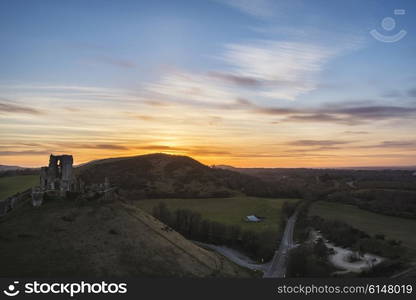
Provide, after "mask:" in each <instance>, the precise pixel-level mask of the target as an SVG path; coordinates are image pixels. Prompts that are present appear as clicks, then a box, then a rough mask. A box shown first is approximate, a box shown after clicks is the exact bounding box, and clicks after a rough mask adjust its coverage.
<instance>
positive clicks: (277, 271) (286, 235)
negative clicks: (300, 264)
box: [263, 212, 297, 278]
mask: <svg viewBox="0 0 416 300" xmlns="http://www.w3.org/2000/svg"><path fill="white" fill-rule="evenodd" d="M296 217H297V213H296V212H295V213H294V214H293V215H292V216H291V217H290V218H289V219H288V220H287V222H286V227H285V231H284V232H283V237H282V240H281V242H280V245H279V249H277V250H276V252H275V253H274V256H273V259H272V262H271V264H270V267H269V269H268V270H267V271H266V272H265V273H264V275H263V277H264V278H283V277H285V276H286V266H287V259H288V257H289V251H290V249H292V248H293V247H294V243H293V231H294V229H295V224H296Z"/></svg>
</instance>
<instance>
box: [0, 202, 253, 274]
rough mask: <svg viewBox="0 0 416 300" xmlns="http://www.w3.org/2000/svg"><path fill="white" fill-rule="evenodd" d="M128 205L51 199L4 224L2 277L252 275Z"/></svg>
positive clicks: (1, 221)
mask: <svg viewBox="0 0 416 300" xmlns="http://www.w3.org/2000/svg"><path fill="white" fill-rule="evenodd" d="M163 228H164V225H163V224H162V223H160V222H159V221H158V220H156V219H155V218H153V217H152V216H150V215H148V214H147V213H145V212H144V211H142V210H140V209H138V208H136V207H133V206H130V205H127V204H125V203H122V202H114V203H107V204H102V203H97V202H88V203H76V202H71V201H50V202H47V203H44V205H42V206H41V207H40V208H33V207H31V206H30V205H26V206H23V207H22V208H20V209H18V210H15V211H12V212H11V213H10V214H9V215H7V216H6V217H4V218H2V219H0V244H1V247H0V266H1V268H0V277H15V276H20V277H21V276H35V277H37V276H41V277H46V276H49V277H55V276H69V277H71V276H92V277H118V276H135V277H169V276H173V277H249V276H251V275H250V273H249V272H248V271H246V270H245V269H242V268H240V267H238V266H237V265H234V264H233V263H231V262H230V261H228V260H226V259H225V258H224V257H222V256H220V255H218V254H216V253H214V252H210V251H207V250H205V249H202V248H200V247H198V246H196V245H195V244H193V243H192V242H190V241H188V240H186V239H185V238H183V237H182V236H181V235H180V234H178V233H177V232H175V231H169V232H167V231H165V230H164V229H163Z"/></svg>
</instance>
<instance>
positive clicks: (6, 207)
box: [0, 189, 32, 217]
mask: <svg viewBox="0 0 416 300" xmlns="http://www.w3.org/2000/svg"><path fill="white" fill-rule="evenodd" d="M31 193H32V189H28V190H26V191H24V192H21V193H17V194H15V195H13V196H10V197H8V198H6V199H4V200H1V201H0V217H1V216H5V215H6V214H7V213H8V212H9V211H11V210H12V209H15V208H17V207H19V206H21V205H23V203H25V202H28V201H29V200H30V199H31Z"/></svg>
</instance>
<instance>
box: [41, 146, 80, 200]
mask: <svg viewBox="0 0 416 300" xmlns="http://www.w3.org/2000/svg"><path fill="white" fill-rule="evenodd" d="M73 162H74V160H73V158H72V155H57V156H55V155H53V154H51V156H50V158H49V166H48V167H42V168H41V170H40V187H41V189H42V190H44V191H61V192H62V193H65V192H70V191H71V190H72V184H73V173H72V164H73Z"/></svg>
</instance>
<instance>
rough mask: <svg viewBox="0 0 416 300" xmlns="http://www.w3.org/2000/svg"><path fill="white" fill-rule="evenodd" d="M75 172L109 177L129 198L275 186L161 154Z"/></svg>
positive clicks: (257, 191)
mask: <svg viewBox="0 0 416 300" xmlns="http://www.w3.org/2000/svg"><path fill="white" fill-rule="evenodd" d="M76 173H77V176H78V177H79V178H81V179H82V180H83V181H84V182H86V183H101V182H104V179H105V177H108V178H109V180H110V182H111V183H112V184H115V185H117V186H118V187H120V188H121V189H122V190H123V191H124V192H125V196H126V197H127V198H130V199H133V198H134V199H137V198H208V197H228V196H232V195H240V194H242V193H246V194H249V195H256V196H271V195H272V194H273V186H272V185H270V184H267V183H265V182H263V181H262V180H261V179H258V178H255V177H252V176H249V175H245V174H241V173H237V172H233V171H228V170H222V169H215V168H210V167H208V166H205V165H203V164H201V163H199V162H198V161H196V160H194V159H192V158H190V157H187V156H177V155H167V154H160V153H159V154H148V155H140V156H134V157H125V158H111V159H104V160H99V161H94V162H91V163H88V164H85V165H82V166H79V167H78V168H76Z"/></svg>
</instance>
